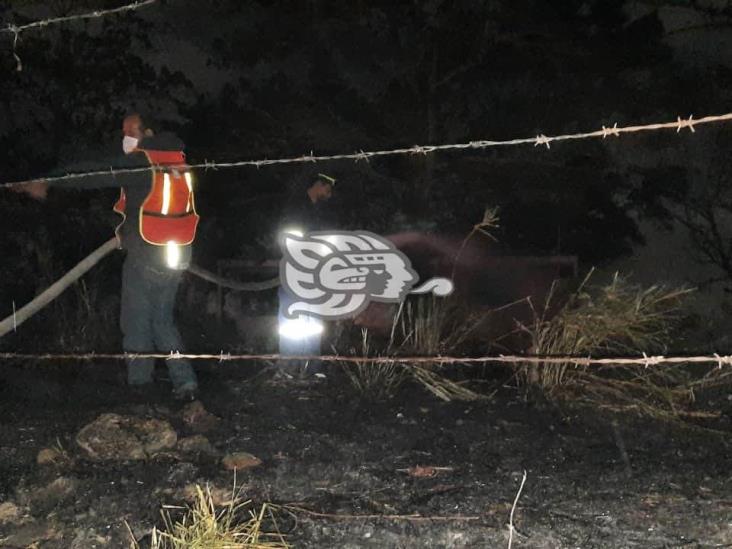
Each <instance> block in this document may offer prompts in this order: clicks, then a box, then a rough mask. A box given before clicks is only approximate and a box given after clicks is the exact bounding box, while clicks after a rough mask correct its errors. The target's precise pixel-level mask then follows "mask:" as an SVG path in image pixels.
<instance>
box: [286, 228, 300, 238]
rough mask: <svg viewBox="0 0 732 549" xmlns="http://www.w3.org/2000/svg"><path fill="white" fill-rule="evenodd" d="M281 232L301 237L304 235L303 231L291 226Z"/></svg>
mask: <svg viewBox="0 0 732 549" xmlns="http://www.w3.org/2000/svg"><path fill="white" fill-rule="evenodd" d="M282 232H283V233H285V234H291V235H292V236H296V237H298V238H302V237H303V236H305V233H303V232H302V231H301V230H300V229H294V228H291V229H285V230H284V231H282Z"/></svg>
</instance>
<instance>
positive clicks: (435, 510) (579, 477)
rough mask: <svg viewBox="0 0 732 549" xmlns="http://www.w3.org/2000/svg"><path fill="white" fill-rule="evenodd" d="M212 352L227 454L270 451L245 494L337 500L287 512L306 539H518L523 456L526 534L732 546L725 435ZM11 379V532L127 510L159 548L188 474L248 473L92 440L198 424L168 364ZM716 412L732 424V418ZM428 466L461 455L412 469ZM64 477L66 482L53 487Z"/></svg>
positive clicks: (90, 537) (2, 393)
mask: <svg viewBox="0 0 732 549" xmlns="http://www.w3.org/2000/svg"><path fill="white" fill-rule="evenodd" d="M198 368H199V371H200V373H201V379H202V394H201V402H202V403H203V404H204V406H205V407H206V409H207V410H208V411H210V412H212V413H214V414H216V415H217V416H219V417H220V418H221V422H220V423H219V424H218V426H216V427H215V428H214V429H213V430H211V431H210V432H207V433H206V437H207V438H208V439H209V440H210V442H211V444H212V445H213V446H214V448H215V449H216V450H217V451H218V452H219V454H220V455H223V454H226V453H228V452H233V451H246V452H250V453H252V454H254V455H256V456H258V457H259V458H261V459H262V461H263V463H262V465H260V466H258V467H255V468H252V469H247V470H245V471H240V472H238V475H237V482H238V484H239V485H240V486H241V487H242V489H243V493H244V495H245V496H246V497H247V498H251V499H253V500H254V501H255V502H272V503H276V504H297V506H299V507H300V508H302V509H307V510H310V511H315V512H317V513H322V514H327V515H329V516H317V515H314V514H308V513H306V512H305V511H303V510H292V511H290V512H284V511H283V512H280V513H279V515H278V516H279V525H280V527H281V529H282V530H283V531H284V532H285V533H286V534H287V537H288V540H289V541H290V543H291V544H292V545H293V546H295V547H334V548H336V547H337V548H355V547H378V548H392V547H393V548H399V547H401V548H411V547H445V548H447V547H456V548H457V547H506V546H507V544H508V526H507V525H508V520H509V514H510V510H511V505H512V502H513V500H514V497H515V495H516V493H517V490H518V488H519V485H520V481H521V478H522V475H523V472H524V470H525V471H526V474H527V479H526V483H525V487H524V489H523V493H522V494H521V498H520V500H519V502H518V505H517V508H516V511H515V518H514V524H515V526H516V530H517V532H516V535H515V537H514V540H513V547H552V548H554V547H567V548H570V547H571V548H575V547H581V548H585V549H586V548H593V547H594V548H600V547H603V548H606V547H643V548H667V547H684V548H692V547H732V474H731V472H732V454H731V451H730V446H729V443H728V442H727V441H726V440H725V438H724V437H717V436H712V435H709V434H705V433H702V432H699V431H694V430H689V429H684V428H680V427H678V426H672V425H668V424H665V423H659V422H655V421H652V420H649V419H645V418H639V417H635V416H632V415H622V416H618V415H614V416H610V415H607V414H605V413H602V412H592V411H589V410H587V409H572V407H568V408H564V409H559V408H557V407H553V406H550V405H546V404H537V403H536V402H531V401H528V400H526V399H524V398H523V397H522V395H521V394H520V393H518V392H517V391H516V389H513V388H510V387H504V386H502V385H501V384H500V383H496V387H497V388H498V392H497V393H496V394H495V395H494V396H493V397H492V398H491V399H489V400H486V401H485V402H479V403H475V402H473V403H465V402H461V403H444V402H441V401H438V400H436V399H435V397H433V396H432V395H430V394H428V393H427V392H425V391H424V390H423V389H421V388H419V387H406V388H405V389H404V390H403V391H402V392H401V393H400V394H399V395H398V396H397V398H395V399H393V400H390V401H387V402H381V403H374V402H367V401H363V400H360V399H359V398H358V396H357V395H355V394H354V392H353V390H352V389H350V387H349V385H348V382H347V381H346V380H345V379H343V378H340V377H338V376H337V375H331V376H330V378H329V381H328V382H327V383H326V384H324V385H322V386H319V387H316V388H307V389H303V388H297V389H296V388H292V387H280V386H271V385H268V384H267V383H264V382H263V379H264V378H265V376H255V377H253V378H252V377H248V376H249V374H246V372H254V371H256V370H258V369H260V368H261V365H255V364H250V363H243V364H241V363H240V364H233V363H224V364H214V363H212V364H199V365H198ZM159 374H160V375H161V377H164V372H159ZM0 380H1V383H2V386H1V387H2V388H1V389H0V399H1V400H0V406H1V407H2V410H1V411H2V413H1V415H0V502H8V501H10V502H12V503H13V504H15V505H17V507H18V510H19V515H18V516H15V517H11V518H5V519H3V518H0V546H2V547H34V548H39V549H46V548H69V547H71V548H76V549H81V548H91V547H129V534H128V533H127V529H126V526H125V524H124V521H127V523H129V524H130V526H131V528H132V529H133V530H134V531H135V533H136V535H138V536H139V537H140V538H141V539H142V541H141V544H140V545H141V547H146V546H147V544H149V541H146V540H149V538H144V535H145V533H146V532H148V531H149V530H150V528H151V527H152V526H153V525H158V526H160V525H161V519H160V509H161V505H163V504H173V505H180V504H182V503H183V489H184V487H185V486H187V485H190V484H191V483H196V482H198V483H201V484H205V483H209V484H210V485H212V486H215V487H219V488H223V489H230V488H231V487H232V484H233V481H234V478H233V475H232V473H231V472H230V471H227V470H225V469H224V468H223V467H222V466H221V461H220V457H212V456H205V455H199V456H198V457H190V456H189V457H184V456H182V455H180V454H179V453H177V452H176V451H174V450H173V451H169V452H162V453H160V454H158V455H154V456H152V457H150V458H149V459H147V460H144V461H127V462H105V463H97V462H93V461H91V460H89V459H88V458H86V457H85V456H84V454H83V452H82V451H81V449H80V448H79V447H78V446H77V445H76V443H75V436H76V434H77V433H78V432H79V430H80V429H81V428H82V427H83V426H84V425H86V424H88V423H89V422H91V421H93V420H94V419H95V418H97V417H98V416H99V415H100V414H102V413H106V412H116V413H120V414H127V415H133V416H138V417H157V418H161V419H166V420H168V421H170V422H171V423H172V425H173V426H174V427H175V428H176V430H177V432H178V433H179V436H185V435H186V434H190V433H188V432H187V431H186V429H187V427H186V425H184V424H183V423H182V421H181V418H180V410H181V408H182V406H183V405H182V404H180V403H178V402H175V401H173V400H172V399H171V398H170V395H169V386H168V385H167V382H166V381H165V380H164V379H161V380H160V381H159V382H158V384H157V389H156V392H155V393H154V394H153V395H148V396H147V397H139V396H137V397H134V398H132V397H130V395H129V394H128V392H127V390H126V388H125V387H124V385H123V384H122V367H121V365H119V364H115V363H105V364H95V365H88V364H82V365H79V364H66V365H49V364H45V365H39V366H28V365H25V366H19V365H10V364H5V365H4V366H3V368H2V373H0ZM721 398H723V399H725V400H726V397H725V396H724V395H722V396H721ZM613 420H615V421H616V427H613ZM717 427H718V428H720V429H724V430H727V431H728V432H730V433H732V426H731V425H730V421H729V417H728V416H727V417H726V418H723V420H721V421H720V423H719V425H717ZM54 446H61V447H62V448H64V449H65V450H66V451H67V453H68V454H69V456H70V458H71V459H70V460H68V461H66V462H63V463H60V464H56V465H50V466H41V465H38V464H37V463H36V459H37V455H38V453H39V451H40V450H41V449H43V448H49V447H54ZM623 448H624V450H625V453H626V454H627V460H626V459H625V458H624V454H623ZM418 465H420V466H436V467H446V468H451V470H444V471H439V472H438V474H437V475H435V476H433V477H426V478H422V477H415V476H411V475H410V474H409V472H408V471H407V469H409V468H410V467H413V466H418ZM59 477H63V478H64V479H66V481H68V482H67V484H66V485H65V486H67V488H65V489H61V490H58V489H57V490H54V489H53V488H48V487H49V486H53V485H52V484H51V483H52V482H53V481H54V480H57V479H58V478H59ZM55 486H57V487H58V483H56V485H55ZM0 509H2V507H0ZM362 515H367V517H362ZM406 515H419V517H422V518H420V519H415V518H414V517H407V516H406ZM0 517H2V514H0ZM427 517H432V518H427Z"/></svg>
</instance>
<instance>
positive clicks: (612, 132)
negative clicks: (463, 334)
mask: <svg viewBox="0 0 732 549" xmlns="http://www.w3.org/2000/svg"><path fill="white" fill-rule="evenodd" d="M729 120H732V113H727V114H720V115H712V116H705V117H704V118H699V119H697V120H695V119H694V116H693V115H692V116H689V118H681V117H677V119H676V121H675V122H662V123H656V124H646V125H634V126H622V127H618V125H617V124H615V125H613V126H612V127H606V126H602V129H600V130H595V131H590V132H584V133H575V134H563V135H554V136H546V135H543V134H541V135H537V136H536V137H527V138H522V139H509V140H505V141H494V140H481V141H469V142H467V143H453V144H445V145H414V146H413V147H407V148H400V149H389V150H377V151H359V152H355V153H349V154H333V155H314V154H313V153H312V152H311V153H310V154H309V155H303V156H296V157H288V158H278V159H262V160H239V161H234V162H209V161H204V162H201V163H197V164H190V165H189V167H190V168H194V169H204V170H210V169H213V170H216V169H224V168H241V167H255V168H263V167H266V166H273V165H279V164H296V163H308V162H326V161H332V160H354V161H356V162H358V161H360V160H365V161H368V160H369V159H371V158H378V157H386V156H395V155H413V154H423V155H426V154H429V153H434V152H439V151H449V150H466V149H473V150H477V149H487V148H489V147H505V146H515V145H532V144H533V145H534V146H535V147H537V146H540V145H545V146H546V147H547V148H550V146H551V143H555V142H560V141H570V140H577V139H591V138H598V137H601V138H603V139H605V138H607V137H608V136H620V135H621V134H624V133H637V132H648V131H657V130H663V129H675V130H676V132H677V133H678V132H680V131H681V130H682V129H684V128H689V130H690V131H692V132H695V131H696V130H695V129H694V127H695V126H699V125H702V124H712V123H716V122H726V121H729ZM151 169H156V166H145V167H140V168H126V169H119V170H115V169H114V168H113V167H110V168H108V169H104V170H96V171H89V172H79V173H69V174H66V175H60V176H56V177H45V178H41V180H42V181H46V182H48V183H60V182H63V181H67V180H71V179H83V178H85V177H93V176H99V175H110V176H112V177H114V176H116V175H119V174H131V173H140V172H147V171H150V170H151ZM34 181H38V179H27V180H23V181H13V182H8V183H0V187H11V186H14V185H24V184H27V183H33V182H34Z"/></svg>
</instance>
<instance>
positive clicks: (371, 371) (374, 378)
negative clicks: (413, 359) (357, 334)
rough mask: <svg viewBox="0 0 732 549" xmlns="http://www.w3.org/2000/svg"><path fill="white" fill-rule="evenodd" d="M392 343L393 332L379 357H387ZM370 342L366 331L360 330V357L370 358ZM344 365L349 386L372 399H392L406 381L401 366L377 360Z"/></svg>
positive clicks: (405, 372) (404, 372)
mask: <svg viewBox="0 0 732 549" xmlns="http://www.w3.org/2000/svg"><path fill="white" fill-rule="evenodd" d="M393 343H394V332H393V330H392V335H391V337H390V339H389V343H388V345H387V348H386V351H385V352H384V353H383V354H382V355H381V356H389V355H390V354H391V351H392V346H393ZM372 355H373V352H372V342H371V337H370V335H369V332H368V330H361V356H372ZM377 358H378V357H375V359H374V360H373V361H368V362H358V363H344V364H343V365H342V366H343V370H344V371H345V372H346V375H347V376H348V379H349V381H350V382H351V385H352V386H353V387H354V388H355V389H356V391H358V393H359V394H361V395H363V396H365V397H367V398H369V399H372V400H384V399H389V398H392V397H393V396H394V395H395V394H396V392H397V391H398V390H399V387H401V385H402V383H404V381H405V380H406V379H407V377H408V376H407V370H406V368H405V367H404V365H403V364H398V363H394V362H388V361H384V360H378V359H377Z"/></svg>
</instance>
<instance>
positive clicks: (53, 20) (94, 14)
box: [0, 0, 158, 35]
mask: <svg viewBox="0 0 732 549" xmlns="http://www.w3.org/2000/svg"><path fill="white" fill-rule="evenodd" d="M157 1H158V0H140V1H139V2H132V3H131V4H127V5H124V6H119V7H117V8H111V9H107V10H94V11H90V12H86V13H77V14H75V15H65V16H62V17H50V18H48V19H42V20H39V21H33V22H31V23H27V24H25V25H14V24H12V23H11V24H8V25H7V26H6V27H5V28H3V29H0V32H3V33H12V34H15V35H18V34H20V33H21V32H24V31H27V30H30V29H36V28H40V27H48V26H49V25H56V24H58V23H66V22H68V21H76V20H82V19H97V18H99V17H105V16H107V15H112V14H115V13H122V12H126V11H134V10H138V9H140V8H144V7H145V6H149V5H150V4H154V3H155V2H157Z"/></svg>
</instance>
